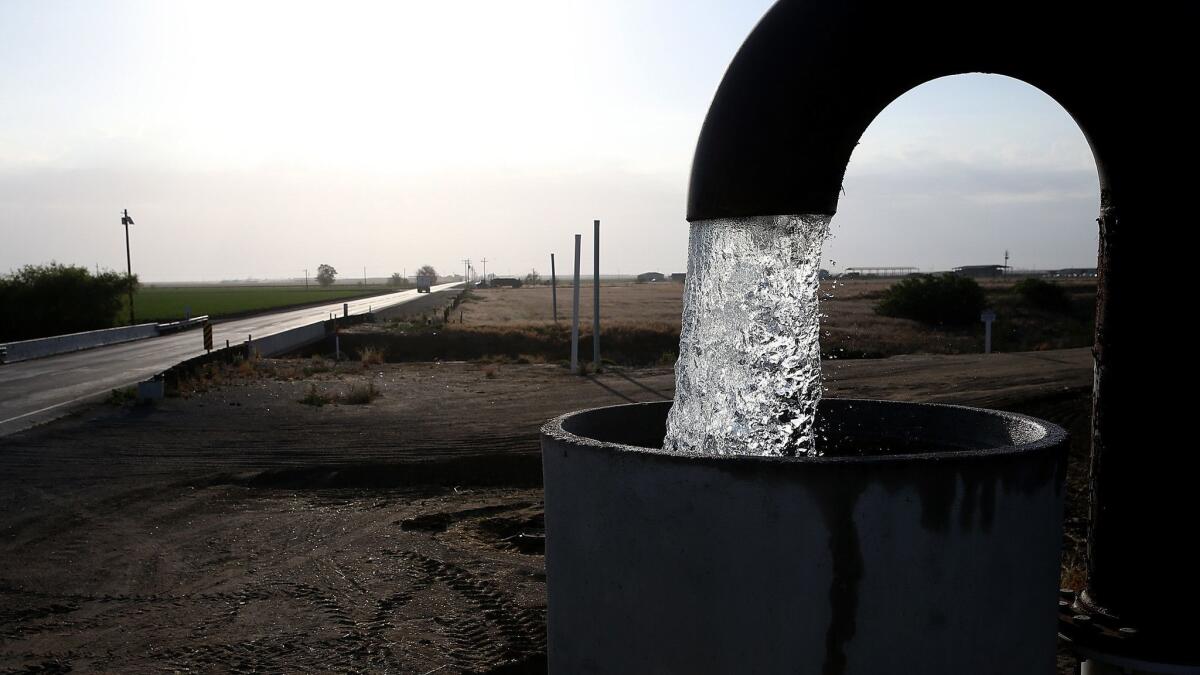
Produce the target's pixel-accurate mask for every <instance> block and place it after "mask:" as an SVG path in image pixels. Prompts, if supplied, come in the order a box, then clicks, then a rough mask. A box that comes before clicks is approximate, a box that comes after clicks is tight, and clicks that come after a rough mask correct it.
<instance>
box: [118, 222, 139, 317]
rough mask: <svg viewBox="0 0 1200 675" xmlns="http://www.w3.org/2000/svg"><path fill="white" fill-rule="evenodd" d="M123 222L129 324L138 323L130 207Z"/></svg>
mask: <svg viewBox="0 0 1200 675" xmlns="http://www.w3.org/2000/svg"><path fill="white" fill-rule="evenodd" d="M121 224H122V225H124V226H125V283H126V284H128V286H129V325H130V326H132V325H134V324H135V323H137V320H136V319H134V318H133V261H132V258H130V256H129V226H130V225H132V224H133V218H130V217H129V209H125V211H124V213H123V214H122V216H121Z"/></svg>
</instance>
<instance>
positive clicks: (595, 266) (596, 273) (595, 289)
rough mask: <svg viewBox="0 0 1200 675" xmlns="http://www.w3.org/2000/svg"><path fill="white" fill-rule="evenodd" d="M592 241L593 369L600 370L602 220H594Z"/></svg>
mask: <svg viewBox="0 0 1200 675" xmlns="http://www.w3.org/2000/svg"><path fill="white" fill-rule="evenodd" d="M593 225H594V226H595V228H596V234H595V237H594V239H593V241H592V370H593V371H594V372H597V373H598V372H600V221H599V220H597V221H593Z"/></svg>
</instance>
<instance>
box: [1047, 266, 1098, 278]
mask: <svg viewBox="0 0 1200 675" xmlns="http://www.w3.org/2000/svg"><path fill="white" fill-rule="evenodd" d="M1046 276H1048V277H1066V278H1071V277H1076V278H1079V277H1082V278H1089V277H1095V276H1096V268H1095V267H1064V268H1063V269H1061V270H1050V271H1049V272H1046Z"/></svg>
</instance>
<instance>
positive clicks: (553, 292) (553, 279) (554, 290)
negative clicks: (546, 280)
mask: <svg viewBox="0 0 1200 675" xmlns="http://www.w3.org/2000/svg"><path fill="white" fill-rule="evenodd" d="M550 306H551V312H552V313H553V316H554V323H558V277H557V276H556V275H555V272H554V254H553V253H551V254H550Z"/></svg>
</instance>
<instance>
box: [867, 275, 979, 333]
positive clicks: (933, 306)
mask: <svg viewBox="0 0 1200 675" xmlns="http://www.w3.org/2000/svg"><path fill="white" fill-rule="evenodd" d="M985 304H986V300H985V298H984V294H983V288H981V287H980V286H979V284H978V283H976V281H975V280H974V279H970V278H967V277H960V276H957V275H950V274H947V275H943V276H932V275H922V276H919V277H910V278H907V279H904V280H902V281H900V282H898V283H896V284H894V285H892V286H891V288H888V289H887V291H885V292H884V294H883V298H882V299H881V300H880V301H879V304H877V305H876V306H875V311H876V312H878V313H879V314H882V315H884V316H893V317H900V318H903V319H913V320H916V321H920V322H921V323H926V324H934V325H949V326H963V325H967V324H971V323H974V322H976V321H979V313H980V312H981V311H983V308H984V306H985Z"/></svg>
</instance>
